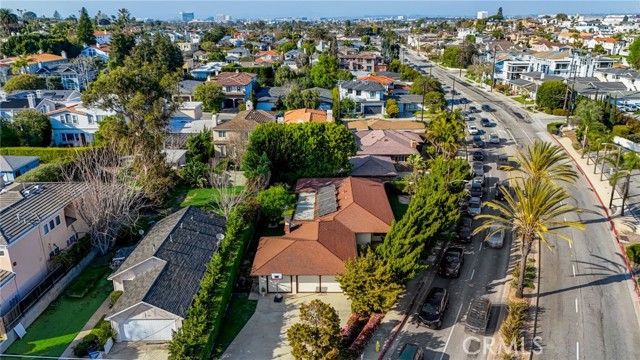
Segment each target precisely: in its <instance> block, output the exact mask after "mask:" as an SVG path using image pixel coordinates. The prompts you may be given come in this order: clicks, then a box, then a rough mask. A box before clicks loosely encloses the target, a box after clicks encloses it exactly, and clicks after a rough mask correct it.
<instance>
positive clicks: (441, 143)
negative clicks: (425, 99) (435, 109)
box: [425, 112, 462, 156]
mask: <svg viewBox="0 0 640 360" xmlns="http://www.w3.org/2000/svg"><path fill="white" fill-rule="evenodd" d="M456 116H457V115H455V114H452V115H451V116H449V115H448V114H447V113H446V112H441V113H439V114H438V115H436V117H435V118H433V119H431V121H430V122H429V125H428V127H427V131H426V132H425V137H426V139H427V141H429V142H430V143H431V144H432V145H433V147H434V148H435V151H436V153H440V154H443V155H446V156H451V154H453V156H455V154H456V151H457V150H458V145H459V140H460V136H461V134H462V125H461V124H460V122H458V121H457V119H456Z"/></svg>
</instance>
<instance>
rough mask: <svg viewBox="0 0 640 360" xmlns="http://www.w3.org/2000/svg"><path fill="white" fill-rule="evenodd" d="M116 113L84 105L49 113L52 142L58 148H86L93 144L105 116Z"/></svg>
mask: <svg viewBox="0 0 640 360" xmlns="http://www.w3.org/2000/svg"><path fill="white" fill-rule="evenodd" d="M109 115H115V112H112V111H107V110H102V109H98V108H93V107H92V108H86V107H84V106H83V105H82V104H78V105H73V106H68V107H64V108H61V109H58V110H54V111H51V112H48V113H47V116H48V117H49V121H51V130H52V134H51V140H52V142H53V143H54V145H56V146H85V145H87V144H90V143H92V142H93V134H95V132H96V131H98V128H99V123H100V121H102V119H104V117H105V116H109Z"/></svg>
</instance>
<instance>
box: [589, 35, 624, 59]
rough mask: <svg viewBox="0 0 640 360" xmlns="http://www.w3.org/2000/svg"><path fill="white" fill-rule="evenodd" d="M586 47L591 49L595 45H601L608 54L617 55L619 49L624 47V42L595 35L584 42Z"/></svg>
mask: <svg viewBox="0 0 640 360" xmlns="http://www.w3.org/2000/svg"><path fill="white" fill-rule="evenodd" d="M586 45H587V48H588V49H593V48H595V47H596V45H602V47H603V48H604V49H605V50H606V51H607V54H608V55H618V54H620V50H622V48H624V47H625V45H626V42H624V41H618V40H616V39H614V38H612V37H599V36H596V37H594V38H593V39H591V40H589V41H587V42H586Z"/></svg>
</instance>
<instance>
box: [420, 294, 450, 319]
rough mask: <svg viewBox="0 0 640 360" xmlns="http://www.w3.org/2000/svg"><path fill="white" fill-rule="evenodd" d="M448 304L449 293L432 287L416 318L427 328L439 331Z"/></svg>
mask: <svg viewBox="0 0 640 360" xmlns="http://www.w3.org/2000/svg"><path fill="white" fill-rule="evenodd" d="M448 304H449V292H448V291H447V290H446V289H444V288H440V287H432V288H431V290H429V294H427V298H426V299H425V300H424V302H423V303H422V306H421V307H420V313H419V314H418V318H419V319H420V321H422V323H423V324H424V325H426V326H427V327H430V328H434V329H440V328H441V327H442V320H443V319H444V312H445V310H446V309H447V305H448Z"/></svg>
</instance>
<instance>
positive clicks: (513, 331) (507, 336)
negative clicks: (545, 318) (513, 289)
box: [500, 301, 529, 348]
mask: <svg viewBox="0 0 640 360" xmlns="http://www.w3.org/2000/svg"><path fill="white" fill-rule="evenodd" d="M528 310H529V304H528V303H527V302H526V301H510V302H509V304H507V312H508V315H507V318H506V319H505V320H504V322H503V323H502V326H500V334H501V335H502V338H503V340H504V342H505V343H506V344H509V345H510V346H511V345H513V346H514V348H519V347H520V346H522V337H521V332H522V325H523V324H524V321H525V319H526V318H527V311H528Z"/></svg>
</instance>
